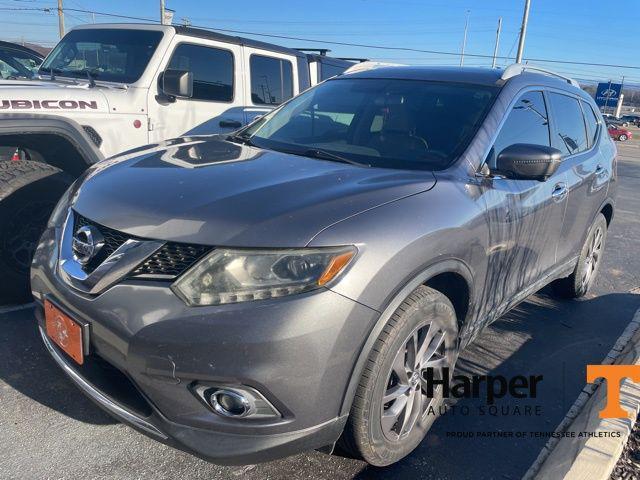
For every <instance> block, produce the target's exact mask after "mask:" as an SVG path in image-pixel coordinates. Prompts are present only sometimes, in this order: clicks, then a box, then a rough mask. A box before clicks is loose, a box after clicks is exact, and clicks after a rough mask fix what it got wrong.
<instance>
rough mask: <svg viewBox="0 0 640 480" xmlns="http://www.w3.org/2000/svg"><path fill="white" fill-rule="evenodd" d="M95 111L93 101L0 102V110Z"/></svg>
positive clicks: (95, 107)
mask: <svg viewBox="0 0 640 480" xmlns="http://www.w3.org/2000/svg"><path fill="white" fill-rule="evenodd" d="M8 109H13V110H40V109H47V110H59V109H61V110H97V109H98V102H96V101H95V100H91V101H86V100H0V110H8Z"/></svg>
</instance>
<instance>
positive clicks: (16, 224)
mask: <svg viewBox="0 0 640 480" xmlns="http://www.w3.org/2000/svg"><path fill="white" fill-rule="evenodd" d="M71 181H72V180H71V178H70V177H69V176H68V175H67V174H65V173H64V172H62V171H61V170H59V169H57V168H55V167H52V166H50V165H47V164H44V163H40V162H32V161H18V162H0V225H2V228H1V229H0V278H2V279H3V282H2V283H3V288H2V289H0V305H2V304H8V303H20V302H24V301H28V300H29V299H30V298H31V290H30V288H29V267H30V265H31V259H32V258H33V253H34V251H35V248H36V246H37V244H38V240H39V239H40V235H42V232H43V231H44V229H45V227H46V225H47V220H48V219H49V215H51V211H52V210H53V208H54V207H55V205H56V203H57V201H58V199H59V198H60V196H61V195H62V194H63V193H64V191H65V190H66V189H67V188H68V187H69V185H70V184H71Z"/></svg>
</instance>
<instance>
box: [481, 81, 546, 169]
mask: <svg viewBox="0 0 640 480" xmlns="http://www.w3.org/2000/svg"><path fill="white" fill-rule="evenodd" d="M516 143H530V144H535V145H546V146H549V145H550V143H549V119H548V116H547V107H546V105H545V102H544V96H543V94H542V92H537V91H534V92H527V93H524V94H523V95H522V96H521V97H520V98H519V99H518V101H517V102H516V103H515V105H514V106H513V109H512V110H511V112H509V116H508V117H507V119H506V120H505V122H504V124H503V125H502V129H501V130H500V133H499V134H498V137H497V138H496V141H495V143H494V144H493V148H492V149H491V153H490V157H489V159H488V164H489V168H495V166H496V164H495V162H496V159H497V158H498V155H500V152H502V150H504V149H505V148H507V147H509V146H511V145H514V144H516Z"/></svg>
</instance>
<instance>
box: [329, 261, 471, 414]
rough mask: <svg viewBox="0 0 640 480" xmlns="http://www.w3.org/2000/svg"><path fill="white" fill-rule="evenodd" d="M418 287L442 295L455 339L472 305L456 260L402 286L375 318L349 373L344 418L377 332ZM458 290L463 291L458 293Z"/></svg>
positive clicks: (467, 273) (466, 276)
mask: <svg viewBox="0 0 640 480" xmlns="http://www.w3.org/2000/svg"><path fill="white" fill-rule="evenodd" d="M421 285H425V286H428V287H431V288H433V289H434V290H438V291H439V292H441V293H442V294H444V295H445V296H446V297H447V298H449V300H450V301H451V303H452V304H453V307H454V309H455V311H456V318H457V322H458V336H460V331H461V330H462V328H463V326H464V325H465V324H466V321H467V317H468V314H469V312H471V311H472V304H473V289H472V286H473V275H472V273H471V269H470V268H469V267H468V266H467V265H466V264H465V263H464V262H463V261H462V260H459V259H455V258H450V259H445V260H440V261H437V262H436V263H433V264H431V265H429V266H427V267H425V268H424V269H422V270H421V271H420V272H419V273H418V274H416V275H414V276H413V278H411V279H410V280H409V281H407V282H406V283H405V284H404V286H403V287H402V288H401V289H400V290H399V291H397V292H396V293H395V295H393V297H392V298H391V300H390V301H388V302H387V305H386V307H385V308H384V310H383V311H382V313H381V314H380V316H379V317H378V320H377V321H376V323H375V324H374V326H373V328H372V329H371V330H370V332H369V335H368V336H367V338H366V340H365V341H364V342H363V344H362V347H361V348H360V353H359V355H358V358H357V360H356V363H355V365H354V367H353V369H352V371H351V377H350V379H349V383H348V384H347V388H346V390H345V393H344V396H343V400H342V406H341V409H340V415H347V414H348V413H349V410H350V409H351V404H352V403H353V399H354V397H355V393H356V389H357V387H358V382H359V380H360V376H361V375H362V371H363V369H364V367H365V364H366V361H367V358H368V357H369V353H370V352H371V349H372V348H373V345H374V344H375V342H376V340H377V338H378V336H379V335H380V332H382V329H383V328H384V326H385V325H386V323H387V322H388V321H389V319H390V318H391V316H392V315H393V313H394V312H395V311H396V309H397V308H398V306H400V304H401V303H402V302H403V301H404V300H405V299H406V298H407V297H408V296H409V294H411V292H413V291H414V290H415V289H416V288H418V287H419V286H421ZM457 289H461V290H462V291H457Z"/></svg>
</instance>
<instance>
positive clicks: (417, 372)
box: [380, 323, 452, 441]
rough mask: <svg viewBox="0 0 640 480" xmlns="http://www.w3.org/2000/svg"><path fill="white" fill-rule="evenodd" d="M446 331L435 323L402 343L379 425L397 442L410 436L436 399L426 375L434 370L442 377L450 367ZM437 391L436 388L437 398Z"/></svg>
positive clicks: (416, 330) (425, 326) (422, 327)
mask: <svg viewBox="0 0 640 480" xmlns="http://www.w3.org/2000/svg"><path fill="white" fill-rule="evenodd" d="M446 340H447V338H446V334H445V332H444V331H443V330H442V329H441V328H438V326H437V325H435V324H434V323H425V324H422V325H421V326H419V327H417V328H416V329H415V330H414V331H413V332H412V333H411V334H410V335H409V337H408V338H407V339H406V340H405V341H404V342H403V343H402V347H401V348H400V349H399V351H398V352H397V354H396V356H395V358H394V361H393V364H392V366H391V371H390V372H389V375H388V379H387V388H386V390H385V392H384V397H383V399H382V412H381V418H380V422H381V425H382V432H383V434H384V436H385V437H386V438H387V439H388V440H390V441H398V440H402V439H403V438H405V437H406V436H407V435H409V434H410V433H411V431H412V430H413V428H414V427H415V425H416V423H417V422H418V421H419V420H421V419H423V418H424V417H425V416H426V414H427V412H428V410H429V407H430V406H431V404H432V403H433V401H434V397H429V396H427V387H426V380H425V375H426V372H427V368H432V369H433V373H434V377H435V378H439V379H441V378H443V373H442V372H443V370H442V369H443V368H444V367H451V365H452V360H451V358H450V356H449V355H447V347H448V345H446V343H448V342H447V341H446ZM438 391H439V387H438V389H434V395H435V394H437V392H438Z"/></svg>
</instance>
